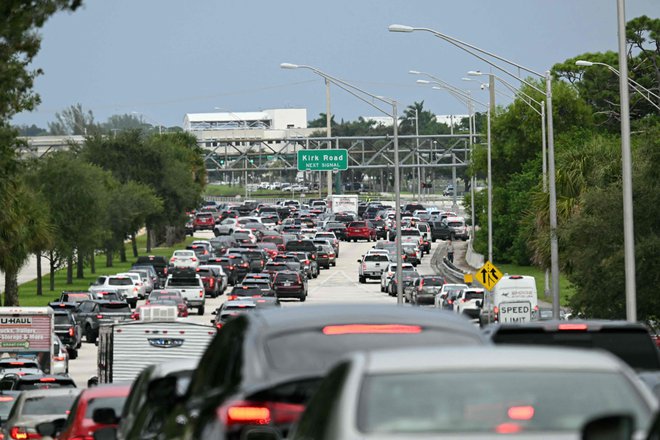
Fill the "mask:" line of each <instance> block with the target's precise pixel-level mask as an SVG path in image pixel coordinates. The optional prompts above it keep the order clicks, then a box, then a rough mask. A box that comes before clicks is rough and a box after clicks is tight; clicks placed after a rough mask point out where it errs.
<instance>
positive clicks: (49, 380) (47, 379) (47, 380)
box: [39, 377, 57, 382]
mask: <svg viewBox="0 0 660 440" xmlns="http://www.w3.org/2000/svg"><path fill="white" fill-rule="evenodd" d="M56 380H57V379H55V378H54V377H42V378H41V379H39V382H55V381H56Z"/></svg>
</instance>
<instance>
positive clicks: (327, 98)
mask: <svg viewBox="0 0 660 440" xmlns="http://www.w3.org/2000/svg"><path fill="white" fill-rule="evenodd" d="M325 124H326V131H327V136H328V149H330V148H332V140H331V139H330V137H331V136H332V117H331V116H330V81H328V78H325ZM319 177H320V176H319ZM326 177H327V179H328V197H330V196H331V195H332V171H327V172H326ZM319 180H320V179H319ZM320 187H321V183H320V182H319V188H320Z"/></svg>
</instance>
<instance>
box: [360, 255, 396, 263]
mask: <svg viewBox="0 0 660 440" xmlns="http://www.w3.org/2000/svg"><path fill="white" fill-rule="evenodd" d="M364 261H377V262H387V261H390V259H389V258H388V257H387V256H386V255H367V256H366V257H364Z"/></svg>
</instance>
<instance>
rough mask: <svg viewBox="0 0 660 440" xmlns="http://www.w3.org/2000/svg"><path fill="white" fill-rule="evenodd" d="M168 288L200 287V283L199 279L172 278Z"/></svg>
mask: <svg viewBox="0 0 660 440" xmlns="http://www.w3.org/2000/svg"><path fill="white" fill-rule="evenodd" d="M167 286H168V287H185V286H188V287H190V286H199V281H198V280H197V278H171V279H170V280H169V281H168V283H167Z"/></svg>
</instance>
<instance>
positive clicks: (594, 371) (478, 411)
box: [260, 347, 658, 440]
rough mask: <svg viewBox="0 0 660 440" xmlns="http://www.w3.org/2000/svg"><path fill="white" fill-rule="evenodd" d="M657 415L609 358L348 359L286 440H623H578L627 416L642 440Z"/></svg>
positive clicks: (416, 355) (468, 355) (564, 353)
mask: <svg viewBox="0 0 660 440" xmlns="http://www.w3.org/2000/svg"><path fill="white" fill-rule="evenodd" d="M484 389H488V390H489V391H488V393H484ZM449 390H453V391H449ZM657 407H658V404H657V402H655V401H654V399H653V396H651V395H650V393H648V391H647V390H645V389H644V388H643V387H642V386H641V385H640V384H639V382H638V381H637V380H636V379H635V377H634V375H633V374H632V372H631V370H630V369H629V368H627V366H626V365H624V364H623V363H622V362H620V361H619V360H618V359H616V358H615V357H613V356H611V355H609V354H608V353H597V352H586V351H578V350H569V349H549V348H543V349H541V348H532V347H510V348H509V347H507V348H492V347H455V348H454V347H452V348H430V347H424V348H411V349H403V350H381V351H378V350H375V351H369V352H356V353H354V354H352V355H351V356H350V357H347V358H345V359H343V360H342V361H341V362H340V363H338V365H336V366H335V368H333V369H332V370H331V371H330V372H329V373H328V374H327V375H326V376H325V379H324V380H323V381H322V382H321V383H320V384H319V387H318V391H317V392H316V393H315V395H314V397H313V398H312V399H311V401H310V402H309V404H308V406H307V409H306V410H305V412H304V414H303V415H302V416H301V417H300V420H299V422H298V424H297V425H296V429H295V430H294V431H295V432H294V433H293V434H292V435H289V436H288V438H290V439H292V440H303V439H310V438H315V439H328V440H330V439H331V440H339V439H341V440H358V439H360V440H364V439H383V438H391V439H410V438H434V439H457V438H499V437H507V438H509V437H511V438H518V437H522V438H544V439H566V438H571V439H573V438H606V437H609V436H612V435H613V437H611V438H625V436H624V437H619V436H617V435H616V434H613V432H612V429H611V428H610V429H609V430H607V429H604V430H603V432H604V433H606V434H605V436H604V437H599V436H598V435H596V436H594V437H591V436H589V435H587V436H584V437H583V436H582V435H581V434H582V430H583V428H584V427H585V425H587V423H588V422H591V421H593V420H595V419H597V418H599V417H604V416H610V415H612V414H630V415H631V416H632V420H634V421H635V422H634V430H635V435H634V438H646V435H645V433H646V431H647V430H648V429H649V428H650V426H651V423H652V422H653V415H654V413H655V411H657ZM328 408H332V410H331V411H328ZM448 413H449V414H448ZM321 421H322V422H321ZM421 427H423V428H421ZM656 429H657V428H656ZM270 431H274V430H270ZM420 431H421V432H422V433H423V434H421V433H420ZM507 434H511V435H507ZM262 435H263V434H262ZM260 438H266V439H267V438H277V437H276V436H275V437H268V436H266V435H263V436H262V437H260Z"/></svg>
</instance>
